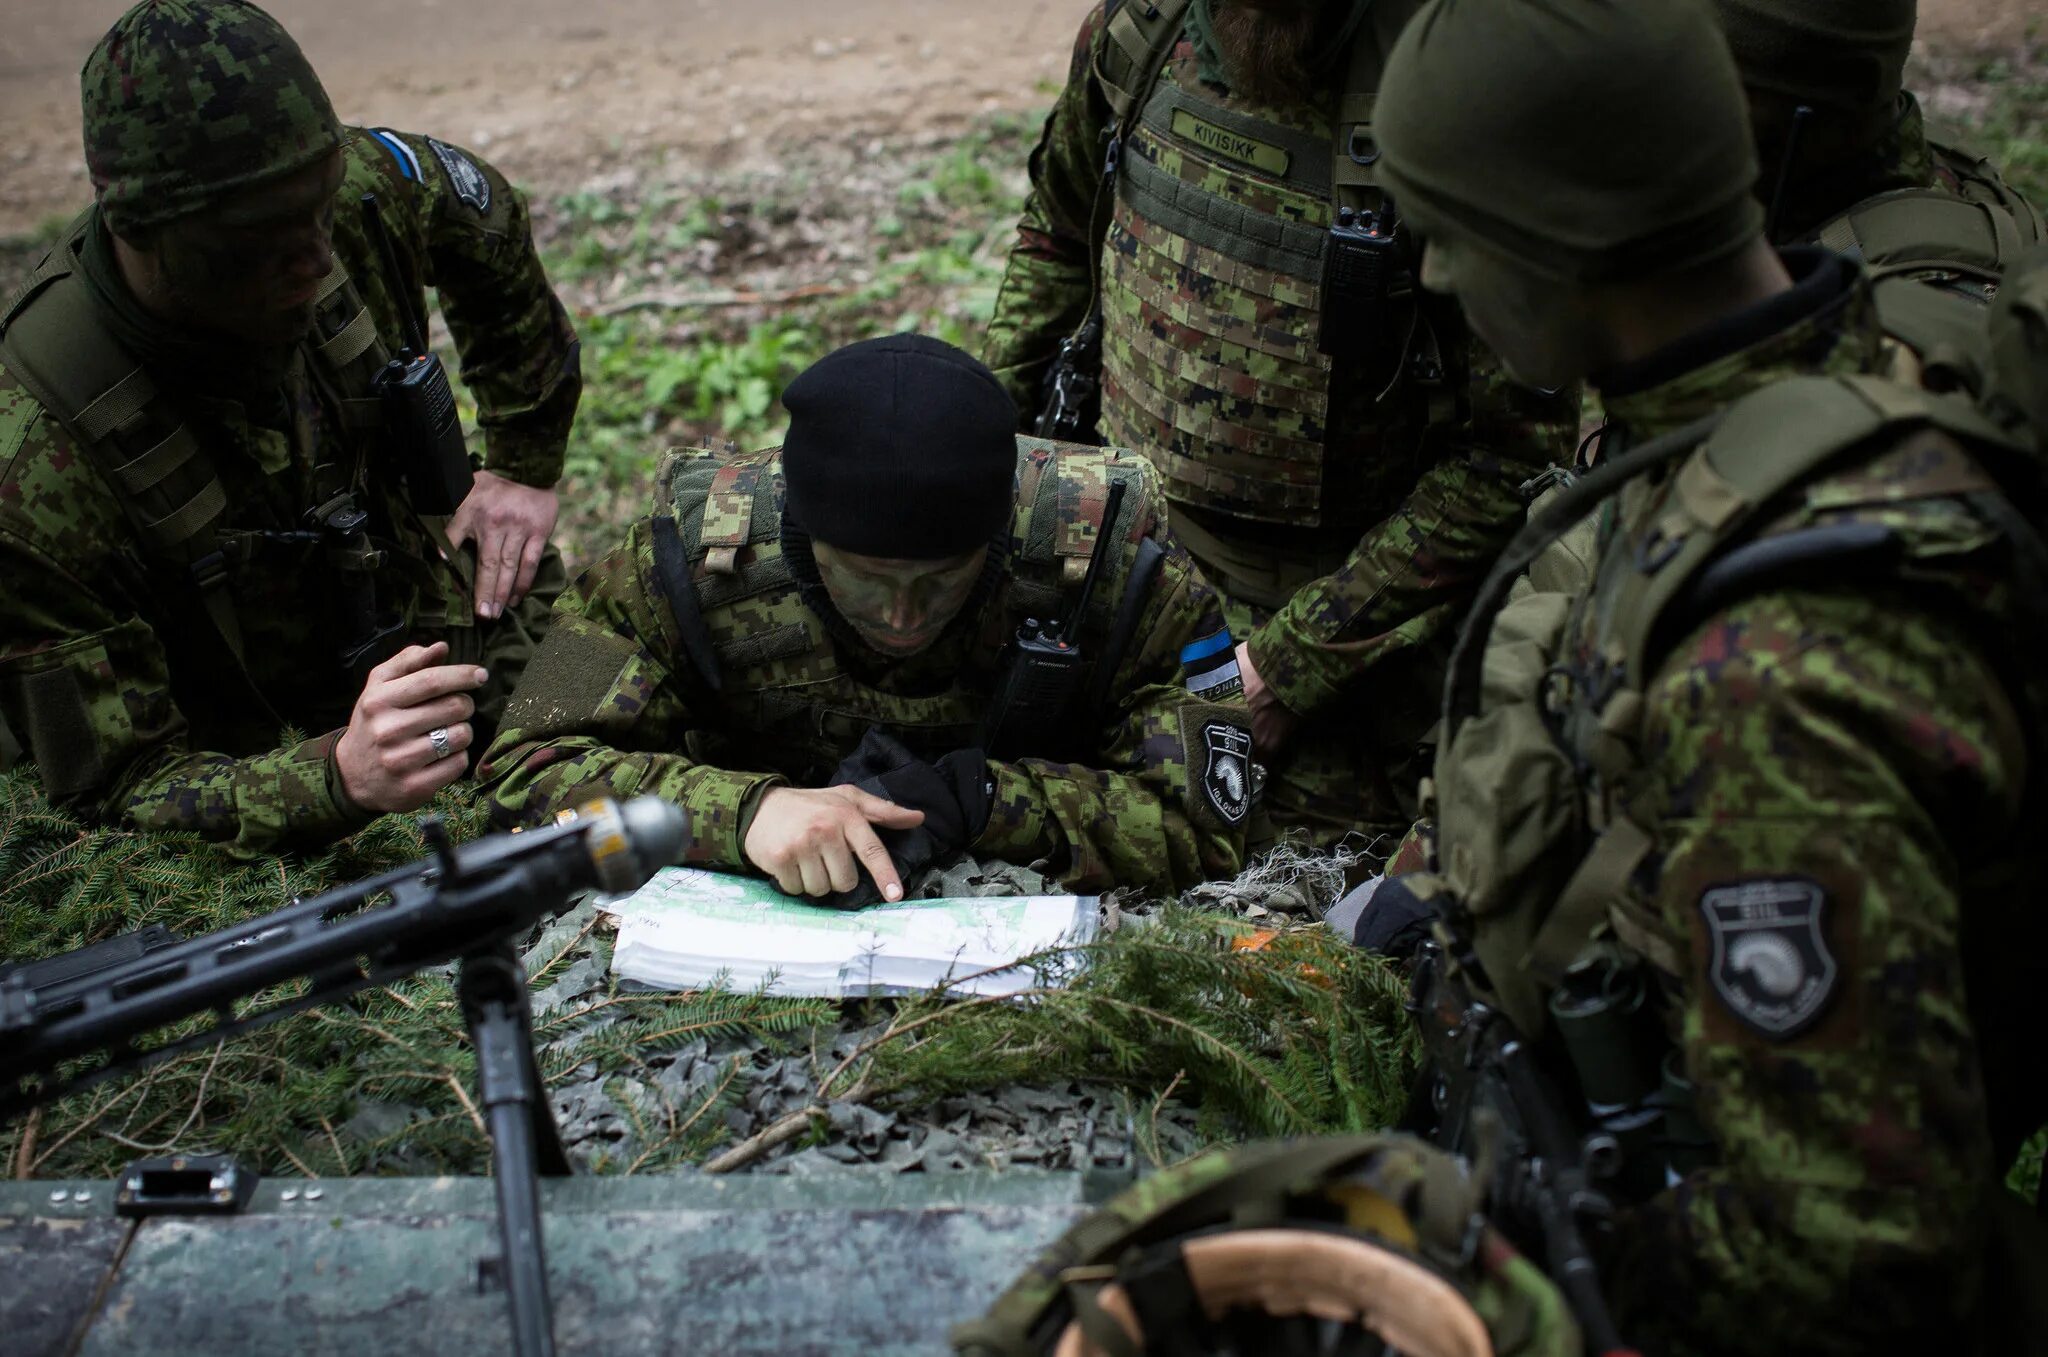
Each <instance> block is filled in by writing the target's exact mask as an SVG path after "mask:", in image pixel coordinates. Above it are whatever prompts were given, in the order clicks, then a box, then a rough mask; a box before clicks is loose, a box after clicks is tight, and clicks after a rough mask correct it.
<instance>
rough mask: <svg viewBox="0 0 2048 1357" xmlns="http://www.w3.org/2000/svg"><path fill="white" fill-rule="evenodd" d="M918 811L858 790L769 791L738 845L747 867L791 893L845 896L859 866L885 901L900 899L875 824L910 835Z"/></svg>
mask: <svg viewBox="0 0 2048 1357" xmlns="http://www.w3.org/2000/svg"><path fill="white" fill-rule="evenodd" d="M923 823H924V812H923V811H921V810H911V809H910V808H909V807H907V806H899V805H897V804H896V803H895V802H893V801H884V800H883V799H882V798H881V797H879V796H875V795H873V794H872V793H869V792H864V791H862V790H861V789H860V788H858V787H854V786H843V787H820V788H815V789H806V788H800V787H776V788H774V789H773V790H771V791H770V792H768V794H767V795H765V796H763V797H762V798H761V804H760V806H759V807H758V808H756V810H755V811H754V823H753V824H751V825H749V826H748V827H747V839H746V842H745V843H743V844H742V845H740V847H741V850H742V851H743V852H745V853H746V856H747V861H749V862H751V863H753V864H754V866H756V867H758V868H760V869H761V870H762V871H764V872H766V873H767V874H768V875H770V876H772V877H774V878H775V884H776V885H778V886H780V887H781V888H782V889H783V890H784V891H785V892H787V893H788V894H790V895H820V896H822V895H830V894H831V893H832V892H834V891H850V890H852V889H853V888H854V886H855V885H856V884H857V883H858V882H859V880H860V870H861V868H863V867H865V868H866V869H867V873H868V875H869V876H871V877H873V878H874V881H875V885H876V886H877V887H878V888H879V889H880V890H881V892H882V898H883V899H885V900H901V899H902V898H903V881H902V878H901V877H900V876H899V875H898V874H897V871H896V864H895V862H894V861H892V860H891V859H890V857H889V850H888V849H887V848H884V847H883V846H882V841H881V840H880V839H879V838H876V837H875V830H874V826H876V825H880V826H882V827H883V828H884V829H912V828H915V827H916V826H918V825H920V824H923Z"/></svg>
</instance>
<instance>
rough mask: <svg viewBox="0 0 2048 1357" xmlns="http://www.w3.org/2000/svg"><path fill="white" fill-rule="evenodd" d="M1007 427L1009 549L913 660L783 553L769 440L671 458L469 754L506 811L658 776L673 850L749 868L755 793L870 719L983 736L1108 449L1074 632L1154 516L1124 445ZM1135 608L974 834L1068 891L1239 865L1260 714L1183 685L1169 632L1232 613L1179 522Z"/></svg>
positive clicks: (650, 781)
mask: <svg viewBox="0 0 2048 1357" xmlns="http://www.w3.org/2000/svg"><path fill="white" fill-rule="evenodd" d="M1018 446H1019V460H1018V477H1019V486H1020V491H1019V494H1018V504H1017V511H1016V515H1015V520H1014V531H1013V533H1012V535H1011V538H1010V540H1009V544H1008V550H1007V552H1006V553H1005V552H992V553H991V557H990V566H989V570H988V573H987V574H986V575H985V576H984V578H983V581H982V586H981V588H980V589H979V590H978V591H977V593H976V594H975V595H974V597H973V598H972V599H970V601H969V603H968V604H967V605H966V608H965V609H963V611H962V613H961V614H960V616H959V617H958V618H956V619H955V622H954V623H953V625H951V626H950V627H949V628H948V629H947V631H946V632H945V633H944V634H943V635H942V636H941V637H940V638H939V639H938V640H937V641H936V642H934V643H933V644H932V646H931V647H930V648H929V649H927V650H924V651H921V652H919V653H917V654H916V655H913V656H910V657H909V658H907V659H894V658H884V657H882V656H879V655H876V654H874V653H873V652H871V651H868V650H867V648H866V647H864V646H861V645H860V644H859V643H858V642H857V641H855V640H852V639H850V638H848V637H846V636H844V635H841V634H835V632H834V631H833V630H832V629H831V628H830V627H829V626H828V624H827V622H826V621H825V620H824V619H823V618H822V617H821V615H820V613H819V612H818V611H816V610H814V609H813V608H812V607H811V606H810V605H809V604H808V603H807V602H806V601H805V599H804V597H803V593H802V587H801V586H799V585H798V584H797V583H796V581H795V577H794V576H793V575H792V573H791V570H790V565H789V562H788V561H787V560H786V558H785V548H784V538H783V526H782V503H783V489H782V477H781V458H780V454H779V453H778V452H775V451H768V452H762V453H750V454H746V455H743V456H741V457H739V458H737V459H734V460H732V461H729V462H726V463H725V464H724V465H723V466H722V467H717V464H716V462H715V460H713V459H709V458H708V457H701V458H695V459H692V458H688V457H681V456H678V457H677V458H672V459H671V461H670V463H669V464H668V465H667V467H666V468H665V470H664V474H663V481H664V488H663V490H662V491H661V493H660V494H659V495H658V498H657V504H658V505H662V506H667V505H670V504H672V505H673V508H672V509H667V508H665V507H664V508H662V509H658V511H657V513H658V516H657V517H656V518H654V519H650V520H643V521H642V522H640V523H638V524H635V525H634V527H633V528H632V529H631V530H630V531H629V532H628V534H627V536H626V539H625V541H624V542H622V543H621V544H620V545H619V546H618V547H616V548H614V549H613V550H612V551H611V552H609V553H607V554H606V555H605V556H603V557H602V558H600V559H599V560H598V561H597V562H595V563H594V564H593V565H591V566H590V567H589V569H587V570H585V571H584V572H583V573H582V574H581V575H579V576H578V577H577V578H576V580H575V581H574V582H573V583H572V584H571V585H570V587H569V589H568V591H567V592H566V593H564V594H563V595H562V598H561V599H560V601H559V602H558V603H557V604H556V608H555V619H554V623H553V627H552V629H551V631H550V632H549V634H548V638H547V640H546V642H545V643H544V644H543V645H542V647H541V650H540V652H539V654H538V655H537V656H536V657H535V659H534V662H533V664H532V666H531V667H530V668H529V670H528V673H527V676H526V680H525V682H524V683H522V685H521V686H520V689H519V692H518V693H517V694H516V695H515V696H514V699H513V703H512V706H511V709H510V711H509V712H508V713H507V715H506V720H505V725H504V728H503V730H501V731H500V733H499V735H498V739H497V742H496V743H495V744H493V745H492V746H491V748H490V750H489V752H488V753H487V754H486V756H485V759H484V763H483V764H482V765H481V767H480V769H479V773H478V776H479V777H480V778H481V779H483V780H485V781H487V782H489V783H490V784H491V786H492V791H493V795H494V797H495V798H496V801H497V804H498V806H499V807H500V808H501V809H502V810H504V811H506V812H507V813H509V814H510V815H512V816H514V817H516V818H518V819H521V820H525V821H529V822H531V821H535V820H539V819H542V818H544V817H546V816H547V815H548V814H549V813H551V812H552V811H553V810H554V809H555V808H557V807H560V806H566V805H571V804H574V803H575V802H576V801H577V800H578V799H580V798H581V797H583V796H584V795H585V794H586V793H588V792H589V791H592V790H598V789H602V790H604V791H605V792H607V793H608V794H610V795H613V796H633V795H645V794H649V793H652V794H655V795H659V796H662V797H666V798H668V799H669V800H672V801H674V802H676V803H677V804H679V805H681V806H682V808H683V810H684V813H685V814H686V815H687V816H688V817H689V846H688V847H687V849H686V850H685V853H684V860H685V861H687V862H692V863H698V864H702V865H706V866H713V867H725V868H736V869H738V868H745V867H746V866H747V861H746V858H745V857H744V855H743V854H742V852H741V844H742V843H743V841H744V840H745V837H746V831H747V827H748V825H749V823H750V820H751V816H752V811H753V808H754V806H755V805H756V804H757V803H758V801H759V800H760V797H761V795H762V793H764V792H765V791H767V790H768V789H769V788H771V787H775V786H781V785H788V784H794V785H796V786H804V787H815V786H822V785H825V783H826V782H827V781H828V780H829V779H830V778H831V775H832V773H833V771H834V769H835V768H836V767H837V765H838V764H839V763H840V761H841V760H843V759H844V758H846V756H847V755H849V754H850V753H852V752H853V750H854V748H855V747H856V746H857V745H858V744H859V743H860V741H861V737H862V736H863V734H865V733H866V732H867V731H868V730H869V729H870V728H873V727H877V726H880V727H885V728H887V729H888V731H889V732H890V733H891V734H893V735H895V736H897V737H898V738H899V739H901V740H902V741H903V742H904V743H905V744H907V745H909V746H910V747H911V748H912V750H913V751H915V752H916V753H917V754H918V756H919V757H921V758H928V759H929V758H936V757H938V756H940V755H942V754H945V753H947V752H949V751H952V750H956V749H961V748H967V747H973V746H977V745H979V744H980V743H981V740H980V738H979V733H978V732H979V728H980V724H981V721H982V718H983V716H984V714H985V711H986V709H987V706H988V701H989V697H990V694H991V693H992V691H993V690H994V687H995V684H996V677H997V667H998V661H999V658H1000V656H1001V654H1002V651H1003V648H1004V646H1005V644H1006V643H1007V641H1008V640H1009V638H1010V637H1011V636H1012V635H1013V634H1014V633H1015V631H1016V629H1017V625H1018V623H1019V622H1020V621H1021V620H1022V619H1023V618H1024V617H1025V616H1027V615H1034V616H1040V617H1044V616H1051V615H1054V609H1055V608H1056V607H1058V606H1059V605H1058V600H1059V599H1060V598H1061V597H1063V596H1064V595H1063V594H1062V591H1061V588H1060V586H1059V585H1058V583H1057V580H1058V579H1059V578H1060V576H1061V575H1065V576H1066V577H1067V578H1068V579H1069V581H1070V582H1071V581H1072V580H1075V579H1078V573H1079V572H1078V570H1076V569H1075V567H1078V566H1080V565H1082V564H1084V563H1085V559H1086V557H1087V555H1088V553H1089V552H1090V551H1091V550H1092V549H1093V544H1094V541H1095V537H1096V534H1097V533H1098V532H1099V531H1100V529H1101V520H1102V515H1103V512H1104V508H1105V504H1104V501H1105V498H1106V493H1107V481H1108V477H1107V475H1106V472H1107V471H1108V469H1109V468H1110V467H1112V466H1120V467H1121V470H1120V473H1119V474H1120V475H1121V476H1123V477H1125V478H1127V484H1128V487H1129V493H1128V494H1127V497H1126V499H1125V502H1124V507H1123V509H1122V510H1121V511H1120V514H1119V518H1118V528H1117V531H1118V532H1119V534H1120V536H1121V537H1122V538H1123V541H1124V546H1123V548H1122V550H1121V552H1120V553H1119V554H1118V555H1117V556H1116V557H1115V559H1114V569H1113V570H1112V569H1109V568H1107V563H1106V566H1105V570H1104V572H1103V578H1102V579H1101V580H1100V582H1099V583H1098V585H1097V588H1096V592H1095V595H1094V600H1093V602H1092V603H1091V605H1090V610H1089V612H1090V617H1091V618H1094V619H1098V621H1096V622H1091V623H1090V624H1089V625H1088V629H1084V631H1083V633H1082V642H1083V648H1084V653H1086V651H1087V649H1088V648H1089V647H1090V646H1092V645H1097V644H1099V640H1091V639H1090V637H1091V635H1093V636H1097V637H1099V636H1100V635H1101V633H1102V632H1103V631H1106V630H1107V628H1106V627H1105V626H1103V625H1101V623H1100V621H1099V619H1103V618H1106V617H1107V616H1108V615H1109V614H1110V613H1112V612H1113V611H1114V610H1115V609H1116V608H1118V607H1119V606H1120V604H1121V600H1122V598H1123V595H1124V592H1125V588H1126V584H1127V580H1128V578H1129V573H1130V571H1131V569H1132V563H1133V561H1134V560H1135V559H1136V557H1137V554H1138V550H1139V544H1140V542H1141V541H1143V540H1144V539H1146V538H1147V537H1157V535H1158V534H1159V531H1160V529H1159V522H1158V503H1159V496H1158V488H1157V485H1156V483H1155V482H1154V481H1153V479H1152V477H1151V475H1150V472H1149V469H1148V468H1147V467H1146V466H1145V464H1144V463H1143V462H1141V461H1138V460H1136V459H1134V458H1132V457H1131V455H1130V454H1128V453H1122V454H1118V453H1115V452H1102V451H1098V450H1095V449H1082V448H1077V447H1074V446H1072V445H1068V444H1055V443H1048V442H1044V441H1042V440H1036V439H1021V438H1020V439H1019V440H1018ZM714 467H715V468H716V469H712V468H714ZM707 470H709V472H710V474H709V475H708V476H707V475H706V474H705V473H706V471H707ZM663 518H668V519H669V520H670V525H671V526H672V527H673V529H674V530H676V531H677V532H678V533H679V537H678V538H677V540H678V542H679V543H680V546H681V551H680V553H679V556H678V560H679V561H687V562H688V571H689V577H690V578H691V579H692V580H693V581H694V584H693V585H692V586H691V589H692V592H693V593H694V595H695V599H696V602H695V605H694V606H695V607H696V609H697V610H698V611H699V614H700V616H701V618H702V623H703V627H704V631H703V633H702V635H703V636H704V638H705V640H706V641H708V646H709V649H710V650H711V651H712V652H713V653H714V654H715V656H716V665H715V669H716V672H717V673H718V675H719V678H720V682H719V686H718V687H717V688H716V689H715V690H714V689H713V687H712V686H711V685H710V683H709V681H708V679H707V678H706V676H705V674H704V673H703V672H702V670H701V669H700V668H699V667H698V666H697V665H696V664H695V663H693V661H692V659H691V658H690V657H691V654H692V647H693V644H695V643H694V642H693V641H692V640H691V638H690V634H689V632H688V631H686V630H685V626H686V624H685V623H682V622H679V620H678V616H677V611H678V610H677V608H676V607H675V606H674V605H672V603H671V602H670V595H668V594H667V593H665V591H664V584H663V581H662V572H661V569H660V564H659V559H658V552H657V542H658V538H659V535H660V533H662V532H663V531H664V530H665V529H664V525H663V523H662V519H663ZM690 606H691V605H689V604H685V606H684V608H683V611H685V612H687V611H689V608H690ZM1139 617H1140V620H1139V622H1138V625H1137V627H1136V629H1135V631H1134V632H1133V633H1132V639H1131V640H1130V642H1129V645H1128V648H1127V649H1126V650H1125V652H1124V659H1123V663H1122V664H1121V666H1120V667H1119V668H1118V669H1117V672H1116V674H1115V676H1114V682H1113V683H1111V684H1109V685H1108V687H1107V689H1106V696H1105V698H1104V700H1103V702H1102V705H1101V706H1100V707H1098V708H1097V711H1096V716H1095V727H1094V729H1092V730H1084V731H1079V732H1066V733H1067V734H1069V735H1075V736H1077V737H1078V738H1080V739H1081V741H1082V744H1081V747H1080V748H1079V749H1077V750H1068V751H1063V753H1062V759H1064V758H1065V757H1067V756H1069V755H1070V756H1071V757H1072V759H1073V761H1071V762H1068V761H1060V760H1055V759H1051V758H1040V757H1024V758H1017V759H1014V760H1012V761H1008V762H996V763H993V764H992V768H993V773H994V782H995V794H994V797H993V805H992V810H991V814H990V817H989V821H988V825H987V828H986V829H984V830H983V832H982V834H981V836H980V838H979V839H977V840H976V841H975V842H974V843H973V844H972V845H971V846H970V847H971V850H972V851H973V852H974V853H975V854H976V855H978V856H981V857H989V858H997V859H1001V860H1005V861H1010V862H1018V863H1029V862H1035V861H1039V860H1044V861H1046V862H1048V863H1049V864H1050V867H1049V868H1048V870H1049V871H1050V872H1051V873H1052V874H1054V875H1056V876H1058V877H1059V878H1060V879H1061V880H1062V881H1064V882H1065V883H1066V884H1068V885H1069V886H1071V887H1073V888H1074V889H1076V890H1097V889H1106V888H1108V887H1109V886H1112V885H1118V886H1137V887H1141V888H1144V889H1148V890H1154V891H1175V890H1179V889H1181V888H1183V887H1186V886H1189V885H1192V884H1194V883H1196V882H1199V881H1202V880H1205V879H1208V878H1211V877H1218V876H1229V875H1232V874H1234V873H1235V872H1236V871H1237V869H1238V867H1239V865H1240V860H1241V849H1242V843H1243V833H1244V826H1245V823H1246V821H1247V819H1248V812H1249V798H1248V795H1247V794H1246V789H1245V788H1244V787H1243V786H1242V783H1241V781H1240V782H1239V783H1238V784H1237V785H1234V786H1233V785H1225V784H1224V783H1222V782H1218V781H1217V775H1219V774H1225V775H1227V774H1228V773H1229V772H1230V771H1232V769H1233V768H1234V770H1235V771H1236V772H1238V773H1242V772H1244V771H1245V762H1244V760H1243V753H1244V752H1245V751H1248V749H1249V746H1250V736H1249V732H1248V729H1247V727H1246V724H1245V713H1244V709H1243V706H1242V704H1241V702H1235V701H1233V702H1231V703H1229V704H1221V703H1208V702H1202V701H1199V700H1197V699H1196V698H1195V697H1194V695H1193V694H1192V693H1191V692H1190V691H1189V685H1188V682H1187V680H1186V677H1185V676H1184V675H1183V673H1182V668H1181V659H1180V657H1181V652H1182V649H1183V647H1185V646H1187V645H1189V644H1190V643H1191V642H1195V641H1197V640H1200V639H1202V638H1206V637H1211V636H1214V635H1215V634H1216V633H1218V632H1220V631H1221V630H1222V628H1223V620H1222V614H1221V610H1220V607H1219V605H1218V603H1217V600H1216V597H1215V595H1214V594H1213V593H1211V592H1210V590H1209V589H1208V588H1207V586H1206V585H1204V584H1203V583H1202V582H1201V578H1200V576H1199V575H1197V574H1196V573H1195V572H1194V571H1193V569H1192V568H1191V566H1190V565H1189V562H1188V560H1187V557H1186V554H1185V553H1184V552H1182V551H1181V550H1180V549H1179V548H1178V547H1177V546H1173V545H1172V544H1171V543H1170V542H1167V543H1165V557H1164V560H1163V563H1162V564H1161V566H1160V567H1159V573H1158V575H1157V576H1156V578H1155V579H1154V580H1153V581H1152V584H1151V588H1150V590H1149V593H1148V594H1147V595H1146V596H1145V598H1144V601H1143V604H1142V613H1141V614H1140V615H1139ZM694 630H695V629H694V627H692V628H690V629H689V631H694ZM1097 653H1100V652H1099V651H1098V652H1097ZM1059 734H1061V732H1053V731H1048V732H1046V733H1045V738H1047V739H1048V740H1050V739H1053V738H1056V737H1057V736H1058V735H1059ZM1232 751H1236V753H1235V754H1233V752H1232ZM1226 780H1227V779H1226Z"/></svg>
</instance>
